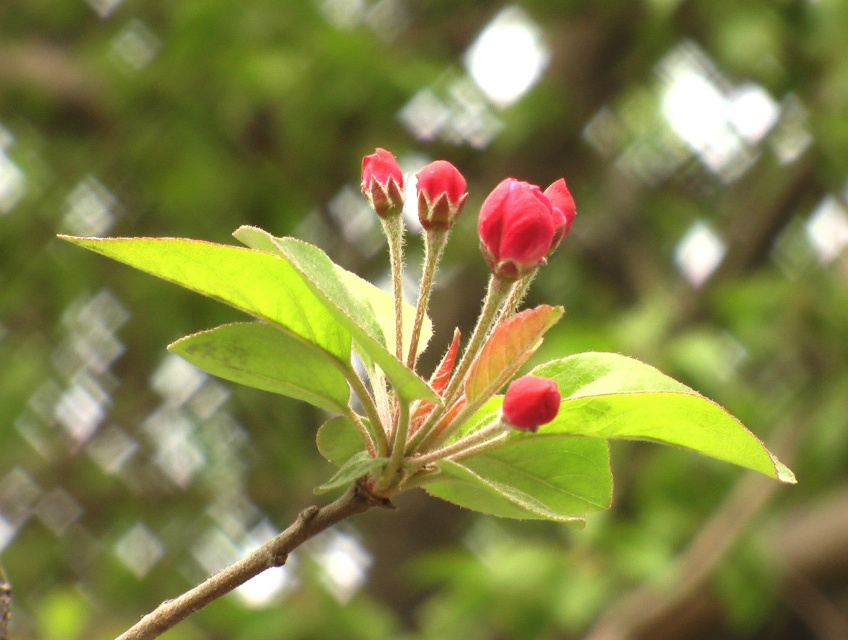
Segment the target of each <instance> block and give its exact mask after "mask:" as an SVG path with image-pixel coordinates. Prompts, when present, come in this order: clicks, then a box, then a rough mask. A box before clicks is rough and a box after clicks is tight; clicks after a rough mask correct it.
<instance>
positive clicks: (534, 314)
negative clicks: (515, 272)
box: [465, 304, 564, 403]
mask: <svg viewBox="0 0 848 640" xmlns="http://www.w3.org/2000/svg"><path fill="white" fill-rule="evenodd" d="M563 313H564V309H563V308H562V307H551V306H550V305H546V304H543V305H541V306H538V307H536V308H535V309H527V310H526V311H522V312H521V313H517V314H515V315H514V316H512V317H511V318H510V319H509V320H507V321H506V322H504V323H503V324H501V325H500V326H499V327H498V328H497V329H495V331H494V332H493V333H492V335H491V336H490V337H489V339H488V341H487V342H486V344H485V345H484V346H483V349H482V350H481V351H480V355H479V356H478V357H477V360H476V361H475V362H474V364H473V365H472V366H471V370H470V371H469V372H468V380H467V381H466V383H465V396H466V398H467V399H468V402H469V403H473V402H474V401H475V400H477V399H478V398H485V397H488V396H490V395H492V394H493V393H495V392H496V391H497V390H498V389H500V388H501V387H502V386H503V385H504V383H506V381H507V380H509V379H510V378H511V377H512V376H513V375H514V374H515V372H516V371H518V368H519V367H520V366H521V365H522V364H524V361H525V360H527V358H529V357H530V355H531V354H532V353H533V352H534V351H535V350H536V349H537V348H538V346H539V345H540V344H541V341H542V336H543V335H544V334H545V332H546V331H547V330H548V329H550V328H551V327H552V326H554V324H556V323H557V321H558V320H559V319H560V318H561V317H562V314H563Z"/></svg>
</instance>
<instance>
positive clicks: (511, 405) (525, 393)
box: [502, 376, 562, 433]
mask: <svg viewBox="0 0 848 640" xmlns="http://www.w3.org/2000/svg"><path fill="white" fill-rule="evenodd" d="M561 400H562V397H561V396H560V393H559V387H558V386H557V383H556V382H554V381H553V380H551V379H550V378H539V377H536V376H524V377H523V378H518V379H517V380H513V381H512V383H511V384H510V385H509V388H507V390H506V396H504V402H503V409H502V411H503V419H504V422H506V423H508V424H509V425H510V426H512V427H515V428H516V429H519V430H521V431H531V432H533V433H536V431H538V429H539V427H540V426H541V425H543V424H548V423H549V422H551V421H552V420H553V419H554V418H556V416H557V413H559V403H560V401H561Z"/></svg>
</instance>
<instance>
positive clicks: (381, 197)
mask: <svg viewBox="0 0 848 640" xmlns="http://www.w3.org/2000/svg"><path fill="white" fill-rule="evenodd" d="M362 193H363V194H365V197H366V198H368V201H369V202H370V203H371V206H372V207H374V211H376V212H377V213H378V214H379V215H380V216H381V217H382V216H386V215H389V214H391V213H400V210H401V208H402V207H403V174H402V173H401V171H400V167H399V166H398V163H397V161H396V160H395V157H394V156H393V155H392V154H391V153H389V152H388V151H386V150H385V149H377V151H376V152H375V153H372V154H371V155H370V156H365V157H364V158H363V159H362Z"/></svg>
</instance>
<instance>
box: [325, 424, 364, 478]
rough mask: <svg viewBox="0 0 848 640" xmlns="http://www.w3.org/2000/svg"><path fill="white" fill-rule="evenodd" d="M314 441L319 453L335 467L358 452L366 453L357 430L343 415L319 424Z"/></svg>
mask: <svg viewBox="0 0 848 640" xmlns="http://www.w3.org/2000/svg"><path fill="white" fill-rule="evenodd" d="M316 441H317V444H318V451H320V452H321V455H322V456H324V457H325V458H326V459H327V460H329V461H330V462H332V463H333V464H334V465H336V466H337V467H341V466H342V465H344V463H346V462H347V461H348V460H350V459H351V458H352V457H353V456H355V455H356V454H358V453H366V451H365V443H364V442H362V438H361V437H360V435H359V431H357V429H356V427H355V426H354V424H353V422H352V421H351V420H350V418H347V417H345V416H337V417H335V418H332V419H331V420H328V421H327V422H325V423H324V424H323V425H321V428H320V429H318V437H317V438H316Z"/></svg>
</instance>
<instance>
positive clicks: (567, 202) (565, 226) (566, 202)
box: [545, 178, 577, 253]
mask: <svg viewBox="0 0 848 640" xmlns="http://www.w3.org/2000/svg"><path fill="white" fill-rule="evenodd" d="M545 195H546V196H548V200H550V201H551V207H552V208H553V212H554V240H553V242H551V249H550V253H553V251H554V249H556V248H557V246H559V243H560V242H561V241H562V239H563V238H565V236H567V235H568V232H569V230H570V229H571V223H572V222H573V221H574V216H576V215H577V207H576V206H575V204H574V198H572V197H571V192H570V191H569V190H568V187H566V186H565V180H563V179H562V178H560V179H559V180H557V181H556V182H554V183H553V184H552V185H551V186H550V187H548V188H547V189H545Z"/></svg>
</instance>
